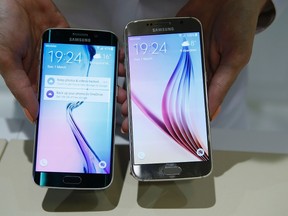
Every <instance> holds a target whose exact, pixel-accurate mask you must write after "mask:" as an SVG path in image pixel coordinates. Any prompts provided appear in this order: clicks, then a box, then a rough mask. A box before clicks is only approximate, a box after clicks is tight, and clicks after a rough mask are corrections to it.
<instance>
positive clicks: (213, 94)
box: [208, 65, 240, 119]
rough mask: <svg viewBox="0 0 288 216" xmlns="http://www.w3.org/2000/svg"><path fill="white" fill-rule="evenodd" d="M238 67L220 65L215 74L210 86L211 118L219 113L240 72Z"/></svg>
mask: <svg viewBox="0 0 288 216" xmlns="http://www.w3.org/2000/svg"><path fill="white" fill-rule="evenodd" d="M239 71H240V70H238V69H235V68H234V67H231V66H227V65H220V66H219V68H218V69H217V71H216V73H215V74H214V75H213V77H212V79H211V82H210V85H209V87H208V100H209V112H210V119H212V118H213V116H215V115H217V112H218V111H219V110H218V109H219V107H220V106H221V104H222V102H223V100H224V98H225V96H226V94H227V92H228V90H229V89H230V87H231V86H232V84H233V82H234V81H235V79H236V78H237V75H238V74H239Z"/></svg>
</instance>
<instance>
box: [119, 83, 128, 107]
mask: <svg viewBox="0 0 288 216" xmlns="http://www.w3.org/2000/svg"><path fill="white" fill-rule="evenodd" d="M125 100H127V92H126V90H125V89H123V88H122V87H120V86H119V87H118V95H117V102H118V103H120V104H123V103H124V102H125Z"/></svg>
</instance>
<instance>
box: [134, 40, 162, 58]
mask: <svg viewBox="0 0 288 216" xmlns="http://www.w3.org/2000/svg"><path fill="white" fill-rule="evenodd" d="M133 47H134V48H135V52H136V55H139V54H143V55H145V54H146V53H151V54H153V55H158V54H159V53H166V52H167V45H166V42H163V43H161V44H159V43H157V42H152V43H139V44H138V43H135V44H134V45H133Z"/></svg>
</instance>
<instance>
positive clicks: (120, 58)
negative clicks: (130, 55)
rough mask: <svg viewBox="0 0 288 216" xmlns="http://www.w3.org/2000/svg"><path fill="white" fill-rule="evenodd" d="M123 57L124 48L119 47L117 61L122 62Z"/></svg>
mask: <svg viewBox="0 0 288 216" xmlns="http://www.w3.org/2000/svg"><path fill="white" fill-rule="evenodd" d="M124 59H125V52H124V48H123V47H121V48H120V50H119V62H124Z"/></svg>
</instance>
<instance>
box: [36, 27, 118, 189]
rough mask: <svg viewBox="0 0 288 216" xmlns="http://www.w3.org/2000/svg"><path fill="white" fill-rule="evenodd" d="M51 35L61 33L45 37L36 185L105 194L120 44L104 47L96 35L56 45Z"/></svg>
mask: <svg viewBox="0 0 288 216" xmlns="http://www.w3.org/2000/svg"><path fill="white" fill-rule="evenodd" d="M53 31H59V30H50V32H48V33H46V34H48V36H47V37H46V40H44V41H43V44H42V64H41V76H40V80H39V82H40V88H39V103H40V110H39V118H38V122H37V132H36V140H37V142H36V151H35V161H34V163H35V165H34V169H35V179H36V183H38V184H40V185H42V186H56V187H57V186H59V187H62V186H63V187H76V188H77V187H80V188H82V187H83V188H86V187H88V188H98V187H100V188H102V187H105V186H107V184H108V183H109V182H110V181H111V179H112V170H113V142H114V125H115V123H114V122H115V119H114V118H115V116H114V114H115V85H116V83H115V82H116V68H117V67H116V65H117V62H116V61H117V42H116V41H115V39H114V42H113V43H111V44H110V42H109V43H107V41H106V40H104V41H102V38H101V37H103V36H104V35H102V34H103V33H101V34H100V33H97V32H96V33H95V35H96V34H97V39H95V40H94V39H93V41H91V39H90V38H89V37H87V38H86V39H85V38H83V39H77V38H81V37H79V36H77V37H76V36H73V37H72V36H69V38H68V36H67V38H65V37H64V36H63V38H62V40H60V39H59V38H57V39H55V41H57V42H54V40H53ZM63 31H64V30H63ZM72 31H73V30H70V31H69V32H70V33H71V35H72ZM74 32H76V33H77V34H78V35H81V34H86V32H85V31H84V32H81V31H75V30H74ZM92 33H93V32H92ZM92 33H91V32H89V33H88V34H92ZM77 34H75V35H77ZM93 34H94V33H93ZM99 34H100V35H99ZM105 34H106V37H111V38H114V36H111V35H110V34H111V33H105ZM54 37H56V36H54ZM73 38H74V39H73ZM85 40H87V43H86V42H85ZM69 41H70V42H69ZM71 41H72V42H71ZM75 41H76V42H75ZM49 179H50V180H49ZM51 179H52V180H51ZM57 179H58V180H57ZM93 181H94V182H95V183H93ZM63 182H64V183H63Z"/></svg>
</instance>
